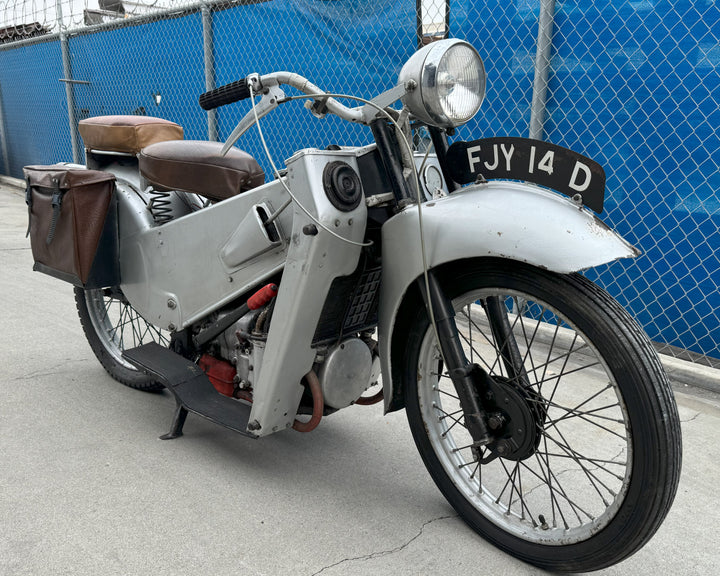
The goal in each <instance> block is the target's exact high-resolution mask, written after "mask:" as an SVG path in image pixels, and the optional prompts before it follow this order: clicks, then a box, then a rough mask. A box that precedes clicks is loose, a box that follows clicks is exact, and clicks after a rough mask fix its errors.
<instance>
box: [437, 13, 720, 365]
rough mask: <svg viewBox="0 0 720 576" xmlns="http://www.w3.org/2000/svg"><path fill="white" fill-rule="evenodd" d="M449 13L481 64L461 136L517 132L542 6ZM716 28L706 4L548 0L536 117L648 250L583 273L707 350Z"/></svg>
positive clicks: (652, 331) (711, 342)
mask: <svg viewBox="0 0 720 576" xmlns="http://www.w3.org/2000/svg"><path fill="white" fill-rule="evenodd" d="M451 13H452V14H453V20H452V26H451V35H452V36H457V37H461V38H465V39H467V40H469V41H471V42H472V43H473V44H474V45H475V46H476V47H477V48H478V50H479V51H480V53H481V54H482V56H483V57H484V58H486V60H487V68H488V90H489V94H488V99H487V102H486V103H485V104H484V105H483V110H484V112H482V113H481V114H480V115H479V116H478V119H477V120H476V121H474V122H472V123H471V124H470V125H469V126H468V127H467V128H464V129H462V131H461V133H460V134H459V135H458V137H459V138H463V139H464V138H469V137H470V134H473V133H482V134H484V135H486V136H494V135H517V136H526V135H527V130H528V125H529V120H530V102H531V99H532V92H531V88H532V82H533V75H534V59H535V38H536V36H537V20H538V15H539V2H530V1H529V0H519V1H518V2H515V3H512V4H508V3H507V2H503V1H500V0H488V1H487V2H482V3H480V2H475V1H474V0H452V2H451ZM480 22H481V23H483V26H478V25H477V24H478V23H480ZM719 37H720V5H718V4H717V3H713V2H707V1H705V2H702V1H701V2H698V1H691V0H677V1H674V2H662V1H652V2H651V1H642V2H590V1H576V2H557V4H556V14H555V34H554V38H553V51H552V56H551V74H550V78H549V89H548V96H549V98H548V102H547V117H546V125H545V138H546V139H547V140H548V141H550V142H554V143H556V144H560V145H562V146H567V147H568V148H572V149H574V150H578V151H580V152H583V153H585V154H587V155H588V156H590V157H592V158H594V159H595V160H597V161H598V162H600V163H601V164H602V165H603V166H604V167H605V171H606V174H607V198H606V202H605V213H604V214H603V219H604V220H605V221H606V222H607V223H608V224H610V225H611V226H612V227H613V228H615V229H616V230H617V231H618V232H620V233H621V234H622V235H623V236H624V237H625V238H627V239H628V240H629V241H630V242H632V243H633V244H635V245H636V246H638V247H640V248H641V249H642V250H643V252H644V254H643V256H641V257H640V258H638V259H636V260H630V261H619V262H616V263H613V264H611V265H608V266H604V267H601V268H598V269H594V270H591V271H589V272H588V273H587V275H588V276H589V277H590V278H592V279H593V280H595V281H597V282H598V283H599V284H600V285H602V286H604V287H605V288H606V289H608V290H609V291H610V292H611V293H612V294H613V295H614V296H615V297H616V298H618V300H620V301H621V303H622V304H623V305H624V306H626V307H628V308H629V309H630V310H631V312H632V313H633V314H634V316H635V317H636V318H637V319H638V320H639V322H640V323H641V324H642V325H643V327H644V328H645V330H646V331H647V332H648V334H649V335H650V337H651V338H652V339H653V340H656V341H659V342H663V343H666V344H670V345H674V346H677V347H680V348H683V349H688V350H692V351H694V352H698V353H701V354H706V355H709V356H713V357H716V358H718V357H720V351H718V346H719V345H720V290H719V289H718V288H719V287H720V196H719V195H718V190H720V172H719V171H718V166H720V132H719V131H718V127H720V57H719V54H720V52H719V51H718V47H717V45H713V46H709V45H707V44H708V43H710V42H712V41H713V39H717V38H719Z"/></svg>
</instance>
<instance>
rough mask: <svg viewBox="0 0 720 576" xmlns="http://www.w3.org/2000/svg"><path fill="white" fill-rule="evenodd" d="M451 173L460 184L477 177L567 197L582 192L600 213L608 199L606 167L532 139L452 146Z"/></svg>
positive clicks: (591, 205)
mask: <svg viewBox="0 0 720 576" xmlns="http://www.w3.org/2000/svg"><path fill="white" fill-rule="evenodd" d="M447 160H448V167H449V169H450V174H451V176H452V178H453V180H455V181H456V182H458V183H459V184H470V183H471V182H475V181H477V180H482V179H483V178H484V179H485V180H493V179H505V180H522V181H525V182H533V183H534V184H539V185H540V186H545V187H547V188H551V189H552V190H555V191H556V192H560V193H561V194H564V195H566V196H570V197H571V198H572V197H575V196H576V195H580V196H581V197H582V202H583V204H584V205H585V206H587V207H588V208H591V209H592V210H595V212H597V213H600V212H602V210H603V202H604V200H605V171H604V170H603V169H602V166H600V164H598V163H597V162H595V161H594V160H591V159H590V158H587V157H585V156H583V155H582V154H578V153H577V152H573V151H572V150H568V149H567V148H563V147H562V146H556V145H555V144H550V143H549V142H542V141H540V140H530V139H529V138H483V139H482V140H474V141H473V142H455V143H454V144H452V146H450V148H449V149H448V154H447Z"/></svg>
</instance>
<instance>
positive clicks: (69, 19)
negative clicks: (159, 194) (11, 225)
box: [0, 0, 720, 366]
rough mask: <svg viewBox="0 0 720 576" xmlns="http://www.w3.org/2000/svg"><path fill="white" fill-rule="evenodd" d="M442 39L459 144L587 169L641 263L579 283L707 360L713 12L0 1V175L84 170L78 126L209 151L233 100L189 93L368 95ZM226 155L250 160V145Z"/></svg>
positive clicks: (712, 338)
mask: <svg viewBox="0 0 720 576" xmlns="http://www.w3.org/2000/svg"><path fill="white" fill-rule="evenodd" d="M446 34H449V35H451V36H453V37H460V38H465V39H466V40H468V41H470V42H472V43H473V44H474V45H475V46H476V48H477V49H478V50H479V52H480V53H481V55H482V56H483V58H484V59H485V62H486V67H487V70H488V97H487V100H486V102H485V104H484V105H483V109H482V111H481V114H480V115H478V117H477V118H476V119H475V120H474V121H473V122H472V123H471V124H470V125H468V126H467V127H464V128H462V129H460V130H458V135H457V138H476V137H479V136H480V135H484V136H496V135H510V136H530V137H533V138H540V139H547V140H549V141H552V142H555V143H557V144H560V145H563V146H567V147H569V148H573V149H575V150H578V151H579V152H582V153H584V154H586V155H588V156H590V157H592V158H595V159H596V160H598V161H599V162H600V163H601V164H603V165H604V166H605V169H606V172H607V176H608V193H607V195H608V196H607V199H606V213H605V214H604V215H603V218H604V219H605V220H606V221H607V222H608V223H609V224H610V225H611V226H613V227H614V228H616V229H617V230H618V231H619V232H620V233H621V234H623V235H624V236H625V237H626V238H627V239H628V240H629V241H631V242H632V243H634V244H636V245H637V246H638V247H640V248H641V249H642V250H643V252H644V256H642V257H641V258H638V259H636V260H634V261H630V262H616V263H614V264H612V265H608V266H605V267H603V268H601V269H599V270H593V271H591V272H589V273H588V275H589V276H591V277H592V279H593V280H595V281H597V282H598V283H599V284H601V285H602V286H604V287H605V288H606V289H608V290H609V291H610V292H611V293H612V294H613V295H614V296H615V297H616V298H618V299H619V300H620V301H621V303H622V304H623V305H625V306H627V307H628V308H629V309H630V310H631V311H632V313H633V314H634V315H635V317H636V318H638V320H639V321H640V322H641V324H642V325H643V326H644V328H645V329H646V331H647V332H648V333H649V334H650V337H651V338H652V339H653V340H655V341H656V342H658V343H659V345H661V346H662V347H663V349H664V350H665V351H669V352H670V353H673V354H675V355H681V356H685V357H691V358H693V359H694V360H696V361H698V362H701V363H705V364H711V365H712V364H715V365H718V366H720V360H718V359H719V358H720V352H719V351H718V344H719V343H720V197H719V196H718V194H717V192H716V191H717V190H718V189H720V152H718V151H719V150H720V5H718V3H717V2H710V1H702V0H676V1H675V2H672V3H670V2H660V1H659V0H643V1H637V0H635V1H629V0H625V1H618V0H612V1H611V2H606V3H596V2H590V1H589V0H576V1H561V0H517V1H515V2H507V1H505V0H485V1H484V2H477V1H475V0H447V1H446V0H417V1H412V0H236V1H224V2H197V1H191V0H155V1H153V0H133V1H132V2H130V1H128V0H123V1H121V0H57V1H56V2H53V1H52V0H47V1H46V2H38V1H37V0H0V172H2V171H4V172H5V173H6V174H10V175H14V176H19V175H20V174H21V169H22V166H23V165H25V164H30V163H51V162H56V161H64V160H71V159H73V158H74V159H75V160H76V161H82V160H83V146H82V141H81V140H80V138H79V135H78V133H77V122H78V121H79V120H80V119H82V118H84V117H88V116H96V115H102V114H147V115H152V116H161V117H163V118H167V119H169V120H173V121H175V122H178V123H179V124H181V125H183V126H184V128H185V133H186V137H187V138H192V139H207V138H210V139H214V138H217V139H224V138H225V137H227V136H228V134H229V132H230V130H231V129H232V127H233V126H234V124H235V122H237V120H238V119H239V118H240V116H242V115H243V114H244V112H245V111H246V106H244V105H242V104H238V105H233V106H228V107H225V108H223V109H221V110H218V111H217V112H211V113H206V112H204V111H202V110H201V109H200V108H199V107H198V106H197V96H198V94H200V93H201V92H203V91H205V90H207V89H209V88H212V87H213V86H215V85H221V84H224V83H227V82H230V81H233V80H236V79H238V78H240V77H243V76H245V75H246V74H247V73H249V72H255V71H257V72H260V73H264V72H268V71H271V70H279V69H289V70H293V71H296V72H299V73H301V74H304V75H306V76H308V77H311V78H312V79H313V80H314V81H315V82H316V83H317V84H318V85H320V86H321V87H324V88H326V89H328V90H333V91H338V92H347V93H350V94H355V95H358V96H363V97H370V96H373V95H374V94H377V93H379V92H381V91H382V90H384V89H386V88H387V87H389V86H391V85H392V83H393V82H394V81H395V78H396V75H397V72H398V71H399V68H400V66H401V64H402V62H403V61H404V60H405V59H406V58H407V57H408V56H409V55H410V54H411V53H412V52H413V51H414V50H415V49H416V48H417V46H418V45H420V44H422V43H423V42H424V41H428V40H429V38H430V37H433V36H435V37H437V36H443V35H446ZM300 105H301V104H298V107H299V106H300ZM265 130H266V132H267V133H268V134H269V136H270V140H271V142H272V145H271V146H272V149H273V154H274V155H275V156H276V158H277V159H282V158H286V157H288V156H289V155H290V154H291V153H292V152H293V151H294V150H295V149H297V148H300V147H307V146H326V145H328V144H331V143H335V142H343V143H356V144H362V143H366V142H369V135H368V134H366V132H365V131H364V130H362V129H361V128H360V127H347V126H344V125H343V124H342V123H340V122H337V121H335V120H333V119H332V118H328V119H326V120H324V121H322V122H318V121H313V120H312V119H310V118H308V115H307V114H303V113H301V110H300V109H299V108H292V106H286V107H283V109H281V111H280V112H279V113H277V114H274V115H272V116H271V117H268V119H267V120H266V122H265ZM240 145H241V146H242V147H243V148H245V149H247V150H248V151H249V152H251V153H252V154H254V155H255V156H256V157H258V159H259V160H260V161H261V163H262V164H263V165H265V166H266V167H267V162H266V161H265V160H264V158H263V152H262V151H261V149H260V146H259V141H258V139H257V136H256V135H255V133H251V134H248V135H247V136H246V137H244V138H243V140H242V141H241V143H240Z"/></svg>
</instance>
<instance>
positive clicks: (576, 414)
mask: <svg viewBox="0 0 720 576" xmlns="http://www.w3.org/2000/svg"><path fill="white" fill-rule="evenodd" d="M539 403H541V402H539ZM619 407H620V402H615V404H608V405H607V406H602V407H600V408H593V409H592V410H585V411H582V412H581V411H579V410H568V411H567V412H568V413H567V414H565V416H561V417H560V418H557V419H555V420H546V423H552V425H553V426H556V425H557V423H558V422H563V421H565V420H570V419H571V418H582V417H583V416H592V417H593V418H598V419H600V420H608V421H609V422H615V423H617V424H624V423H625V421H624V420H619V419H617V418H612V417H610V416H603V415H602V414H596V412H602V411H603V410H609V409H610V408H619ZM585 420H586V421H589V420H587V418H585Z"/></svg>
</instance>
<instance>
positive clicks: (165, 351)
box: [123, 342, 257, 440]
mask: <svg viewBox="0 0 720 576" xmlns="http://www.w3.org/2000/svg"><path fill="white" fill-rule="evenodd" d="M123 358H125V359H126V360H127V361H128V362H130V363H132V364H133V365H134V366H137V367H138V369H140V370H141V371H142V372H144V373H145V374H148V375H149V376H152V377H153V378H157V380H158V381H159V382H161V383H162V384H164V385H165V387H166V388H167V389H168V390H169V391H170V392H172V393H173V395H174V396H175V400H176V402H177V409H176V411H175V418H174V420H173V424H172V429H171V430H170V432H169V433H167V434H165V435H163V436H160V438H161V439H162V440H170V439H172V438H177V437H178V436H182V429H183V425H184V424H185V418H186V417H187V413H188V412H192V413H193V414H197V415H198V416H202V417H203V418H207V419H208V420H210V421H211V422H215V423H216V424H219V425H220V426H224V427H225V428H228V429H230V430H233V431H235V432H239V433H240V434H243V435H245V436H250V437H251V438H257V436H256V435H255V434H253V433H252V432H248V431H247V425H248V421H249V420H250V409H251V408H250V406H248V405H247V404H243V403H242V402H239V401H238V400H234V399H233V398H230V397H228V396H224V395H223V394H220V392H218V391H217V390H215V387H214V386H213V385H212V383H211V382H210V380H209V379H208V377H207V376H206V374H205V372H203V371H202V369H201V368H200V367H199V366H198V365H197V364H195V363H194V362H191V361H190V360H188V359H187V358H184V357H182V356H180V355H179V354H176V353H175V352H173V351H172V350H170V349H169V348H165V347H163V346H160V345H159V344H157V343H155V342H150V343H149V344H143V345H142V346H138V347H137V348H132V349H130V350H125V352H123Z"/></svg>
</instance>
